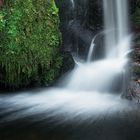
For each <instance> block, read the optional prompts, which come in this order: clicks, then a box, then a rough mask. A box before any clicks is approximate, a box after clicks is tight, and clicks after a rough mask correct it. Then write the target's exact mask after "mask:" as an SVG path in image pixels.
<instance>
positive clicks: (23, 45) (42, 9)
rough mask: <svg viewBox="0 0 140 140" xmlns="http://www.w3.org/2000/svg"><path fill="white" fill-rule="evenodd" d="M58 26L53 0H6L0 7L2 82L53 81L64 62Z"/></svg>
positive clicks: (20, 83) (11, 83) (18, 84)
mask: <svg viewBox="0 0 140 140" xmlns="http://www.w3.org/2000/svg"><path fill="white" fill-rule="evenodd" d="M58 26H59V19H58V9H57V8H56V6H55V3H54V1H53V0H5V3H4V7H3V8H2V9H1V10H0V83H3V84H5V85H6V86H10V87H11V86H12V87H20V86H27V85H29V84H31V83H32V82H34V81H35V82H38V83H40V84H50V83H51V82H52V81H53V80H54V79H55V77H56V76H57V75H58V72H59V69H60V66H61V61H62V58H61V56H60V54H59V47H58V46H59V42H60V32H59V29H58Z"/></svg>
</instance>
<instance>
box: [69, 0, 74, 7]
mask: <svg viewBox="0 0 140 140" xmlns="http://www.w3.org/2000/svg"><path fill="white" fill-rule="evenodd" d="M70 1H71V5H72V8H73V9H74V8H75V2H74V0H70Z"/></svg>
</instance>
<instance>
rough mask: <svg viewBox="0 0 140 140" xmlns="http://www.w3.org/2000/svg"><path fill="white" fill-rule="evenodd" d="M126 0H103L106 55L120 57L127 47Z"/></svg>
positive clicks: (128, 38)
mask: <svg viewBox="0 0 140 140" xmlns="http://www.w3.org/2000/svg"><path fill="white" fill-rule="evenodd" d="M127 7H128V2H127V0H115V1H114V0H103V9H104V28H105V30H106V31H107V33H106V36H105V48H106V57H121V56H122V55H123V54H124V53H126V51H128V49H129V44H130V42H129V41H130V36H129V35H128V34H129V32H128V29H129V26H128V8H127Z"/></svg>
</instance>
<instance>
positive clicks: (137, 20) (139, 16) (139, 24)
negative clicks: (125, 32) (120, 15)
mask: <svg viewBox="0 0 140 140" xmlns="http://www.w3.org/2000/svg"><path fill="white" fill-rule="evenodd" d="M132 20H133V22H134V26H135V27H136V28H140V8H139V7H137V9H136V10H135V13H134V14H133V16H132Z"/></svg>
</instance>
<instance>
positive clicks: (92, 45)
mask: <svg viewBox="0 0 140 140" xmlns="http://www.w3.org/2000/svg"><path fill="white" fill-rule="evenodd" d="M94 41H95V37H94V38H93V39H92V41H91V45H90V48H89V52H88V57H87V62H88V63H89V62H91V60H92V55H93V51H94V47H95V43H94Z"/></svg>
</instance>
